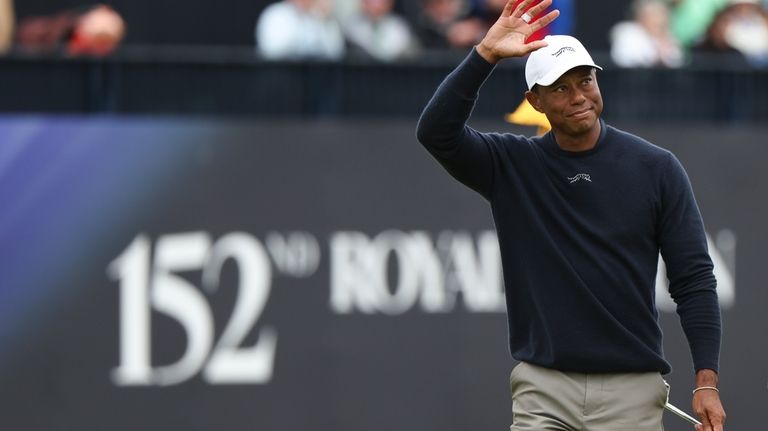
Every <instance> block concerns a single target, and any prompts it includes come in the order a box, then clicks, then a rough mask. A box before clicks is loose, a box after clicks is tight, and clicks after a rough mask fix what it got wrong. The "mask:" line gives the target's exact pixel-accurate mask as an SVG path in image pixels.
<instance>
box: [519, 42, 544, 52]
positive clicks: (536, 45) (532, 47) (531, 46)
mask: <svg viewBox="0 0 768 431" xmlns="http://www.w3.org/2000/svg"><path fill="white" fill-rule="evenodd" d="M545 46H547V42H544V41H543V40H537V41H534V42H531V43H526V44H525V45H524V46H523V50H524V53H523V55H526V54H529V53H531V52H533V51H536V50H537V49H541V48H544V47H545Z"/></svg>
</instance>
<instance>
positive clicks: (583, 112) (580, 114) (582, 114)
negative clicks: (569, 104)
mask: <svg viewBox="0 0 768 431" xmlns="http://www.w3.org/2000/svg"><path fill="white" fill-rule="evenodd" d="M591 110H592V108H586V109H581V110H579V111H576V112H571V113H570V114H567V115H566V117H571V118H581V117H586V116H587V114H588V113H589V112H590V111H591Z"/></svg>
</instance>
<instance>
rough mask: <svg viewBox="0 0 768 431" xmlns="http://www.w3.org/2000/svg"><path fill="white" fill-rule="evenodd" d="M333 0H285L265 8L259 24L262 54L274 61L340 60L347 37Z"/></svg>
mask: <svg viewBox="0 0 768 431" xmlns="http://www.w3.org/2000/svg"><path fill="white" fill-rule="evenodd" d="M332 13H333V3H331V1H330V0H282V1H280V2H277V3H274V4H271V5H269V6H267V8H266V9H264V12H262V14H261V16H260V17H259V20H258V22H257V24H256V35H255V36H256V47H257V51H258V53H260V54H261V55H262V56H264V57H265V58H268V59H272V60H288V59H320V60H338V59H340V58H342V57H343V56H344V53H345V45H344V36H343V35H342V33H341V29H340V27H339V25H338V23H337V22H336V20H335V19H334V18H333V15H332Z"/></svg>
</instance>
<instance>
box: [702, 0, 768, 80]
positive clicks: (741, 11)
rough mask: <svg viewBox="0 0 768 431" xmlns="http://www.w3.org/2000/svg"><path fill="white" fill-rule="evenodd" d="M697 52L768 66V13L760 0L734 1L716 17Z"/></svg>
mask: <svg viewBox="0 0 768 431" xmlns="http://www.w3.org/2000/svg"><path fill="white" fill-rule="evenodd" d="M695 52H696V53H697V54H699V53H704V54H712V53H717V54H736V55H738V57H739V58H741V59H743V61H744V62H745V63H750V64H752V65H757V66H765V65H766V64H768V14H767V13H766V10H765V8H764V7H762V6H761V5H760V4H759V3H758V2H757V1H747V0H736V1H732V2H731V4H730V5H728V6H726V7H725V8H724V9H722V10H721V11H720V12H718V14H717V15H716V16H715V19H714V20H713V21H712V24H711V25H710V26H709V28H708V29H707V33H706V37H705V38H704V40H703V41H702V42H701V43H699V44H698V45H696V47H695ZM732 58H733V57H732Z"/></svg>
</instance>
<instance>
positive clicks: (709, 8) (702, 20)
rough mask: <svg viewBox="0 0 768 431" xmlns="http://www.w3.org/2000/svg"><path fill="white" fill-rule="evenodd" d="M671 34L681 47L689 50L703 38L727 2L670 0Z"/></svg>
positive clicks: (720, 0)
mask: <svg viewBox="0 0 768 431" xmlns="http://www.w3.org/2000/svg"><path fill="white" fill-rule="evenodd" d="M672 4H673V5H674V7H673V9H672V15H671V18H670V21H671V28H672V33H673V34H674V35H675V38H677V40H678V41H679V42H680V44H682V46H684V47H686V48H689V47H691V46H693V45H695V44H696V43H698V42H700V41H701V39H703V38H704V35H705V33H706V31H707V28H708V27H709V25H710V23H712V20H713V19H714V17H715V15H716V14H717V12H718V11H719V10H720V9H722V8H723V7H725V6H726V5H727V4H728V0H672Z"/></svg>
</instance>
